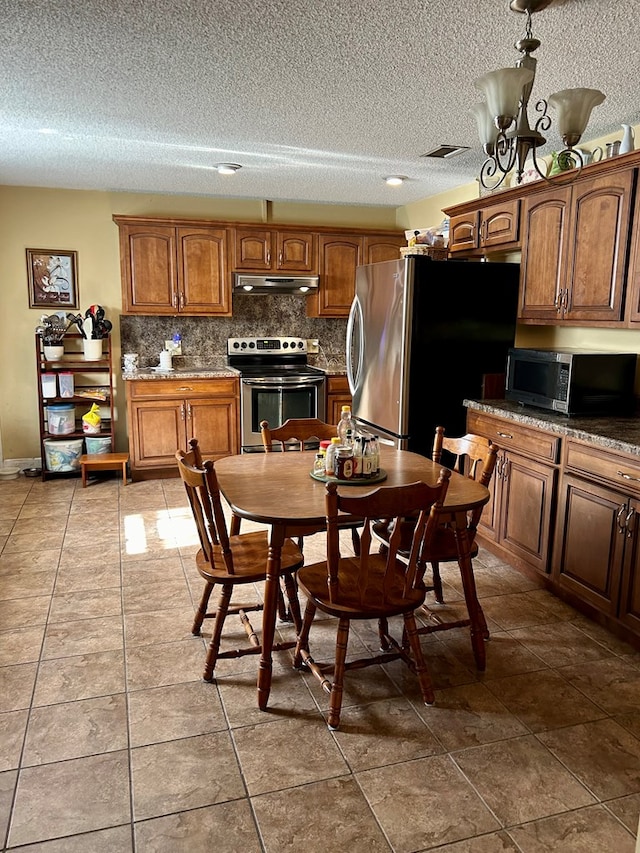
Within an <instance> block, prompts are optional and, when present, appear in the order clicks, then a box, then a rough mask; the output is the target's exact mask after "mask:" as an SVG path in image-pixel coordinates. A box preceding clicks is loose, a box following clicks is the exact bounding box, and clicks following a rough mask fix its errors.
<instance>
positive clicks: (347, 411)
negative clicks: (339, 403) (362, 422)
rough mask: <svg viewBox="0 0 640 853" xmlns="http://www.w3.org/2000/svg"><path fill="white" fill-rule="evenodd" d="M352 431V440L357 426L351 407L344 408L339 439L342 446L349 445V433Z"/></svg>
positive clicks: (340, 421) (339, 427) (339, 425)
mask: <svg viewBox="0 0 640 853" xmlns="http://www.w3.org/2000/svg"><path fill="white" fill-rule="evenodd" d="M349 430H350V431H351V438H352V439H353V436H354V435H355V434H356V424H355V421H354V420H353V418H352V417H351V406H343V407H342V413H341V415H340V420H339V421H338V438H339V439H340V443H341V444H348V442H347V431H349Z"/></svg>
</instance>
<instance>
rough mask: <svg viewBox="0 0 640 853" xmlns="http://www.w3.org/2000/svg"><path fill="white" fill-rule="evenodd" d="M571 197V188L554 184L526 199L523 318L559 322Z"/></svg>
mask: <svg viewBox="0 0 640 853" xmlns="http://www.w3.org/2000/svg"><path fill="white" fill-rule="evenodd" d="M570 199H571V188H570V187H553V188H552V189H549V190H546V191H544V192H540V193H535V195H532V196H530V197H528V198H527V199H526V200H525V202H524V209H523V213H522V259H521V265H520V310H519V315H518V316H519V317H520V318H522V319H527V318H531V319H540V320H548V321H557V320H558V319H559V318H560V316H561V300H562V297H563V296H564V287H565V280H566V265H567V259H566V256H567V246H566V241H567V232H568V225H567V222H568V216H569V209H570Z"/></svg>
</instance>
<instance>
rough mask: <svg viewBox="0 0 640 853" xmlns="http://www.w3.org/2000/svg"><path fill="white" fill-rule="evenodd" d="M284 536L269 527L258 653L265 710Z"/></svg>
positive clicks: (260, 696) (260, 700) (260, 702)
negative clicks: (260, 640) (260, 638)
mask: <svg viewBox="0 0 640 853" xmlns="http://www.w3.org/2000/svg"><path fill="white" fill-rule="evenodd" d="M284 538H285V537H284V528H283V527H280V526H279V525H276V524H274V525H273V527H272V529H271V539H270V542H269V556H268V558H267V576H266V580H265V585H264V610H263V611H262V654H261V655H260V666H259V668H258V707H259V708H260V710H261V711H266V708H267V702H268V701H269V693H270V692H271V670H272V662H271V650H272V648H273V638H274V636H275V632H276V614H277V612H278V590H279V588H280V587H279V584H280V563H281V556H282V545H283V543H284Z"/></svg>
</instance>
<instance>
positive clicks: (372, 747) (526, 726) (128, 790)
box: [0, 479, 640, 853]
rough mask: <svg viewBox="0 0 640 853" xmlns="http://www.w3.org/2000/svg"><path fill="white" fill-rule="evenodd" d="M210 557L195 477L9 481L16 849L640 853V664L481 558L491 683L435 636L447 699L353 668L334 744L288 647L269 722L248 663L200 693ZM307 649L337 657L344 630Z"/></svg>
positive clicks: (400, 672) (397, 678)
mask: <svg viewBox="0 0 640 853" xmlns="http://www.w3.org/2000/svg"><path fill="white" fill-rule="evenodd" d="M322 547H323V542H322V537H314V538H313V539H311V540H308V541H307V545H306V553H307V558H308V559H314V558H319V557H320V556H321V554H322ZM194 552H195V539H194V528H193V524H192V521H191V518H190V515H189V512H188V510H187V508H186V504H185V496H184V492H183V489H182V485H181V483H180V482H179V481H176V480H169V481H155V482H149V483H139V484H133V485H128V486H127V487H126V488H124V487H123V486H122V484H121V482H120V481H117V480H115V479H106V480H102V481H100V482H95V483H93V484H92V485H90V487H89V488H86V489H82V488H81V486H80V483H79V481H77V480H72V481H69V480H66V481H60V480H58V481H50V482H47V483H44V484H43V483H41V482H40V481H35V482H34V481H32V480H24V479H20V480H15V481H11V482H9V483H2V484H0V712H1V713H0V730H1V732H2V737H1V738H0V744H1V746H0V771H2V772H0V837H1V838H2V843H1V847H2V850H5V849H7V850H14V849H20V850H29V851H41V853H76V851H77V852H78V853H80V851H82V853H102V851H109V853H125V851H127V853H131V851H134V850H135V851H138V853H150V852H151V851H154V853H155V851H166V853H177V851H189V853H199V851H214V853H236V851H238V853H240V851H242V853H254V851H268V853H285V851H296V853H297V851H305V853H324V851H327V853H329V851H330V853H334V851H343V850H344V851H346V850H348V851H350V853H358V851H366V853H372V851H397V853H408V851H424V850H436V849H437V850H439V851H443V853H444V851H446V853H496V851H523V853H539V851H547V850H554V851H562V853H574V851H576V853H577V851H589V853H608V851H616V853H631V851H633V850H634V848H635V841H634V838H635V830H636V827H637V825H638V814H639V812H640V653H638V652H636V651H634V650H633V649H632V648H630V647H629V646H627V645H625V644H623V643H621V642H620V641H618V640H616V639H615V638H614V637H612V636H611V635H609V634H608V633H607V632H605V631H604V630H602V629H601V628H599V627H598V626H596V625H595V624H593V623H591V622H589V621H588V620H586V619H584V618H583V617H581V616H580V615H578V614H577V613H576V612H575V611H573V610H572V609H571V608H569V607H567V606H566V605H564V604H563V603H562V602H560V601H558V600H557V599H555V598H554V597H552V596H551V595H549V594H548V593H547V592H545V591H543V590H540V589H538V588H536V586H535V584H533V583H532V582H531V581H529V580H527V579H526V578H524V577H523V576H522V575H520V574H519V573H517V572H516V571H514V570H513V569H511V568H510V567H509V566H505V565H502V564H500V563H499V562H498V561H497V560H496V559H495V558H493V557H492V556H491V555H490V554H488V553H486V552H484V553H481V555H480V557H479V558H478V560H477V561H476V577H477V581H478V587H479V592H480V596H481V600H482V602H483V606H484V609H485V613H486V615H487V619H488V622H489V626H490V628H491V631H492V638H491V640H490V642H489V645H488V666H487V671H486V673H484V674H479V673H478V672H476V670H475V667H474V663H473V658H472V655H471V650H470V644H469V640H468V635H467V633H466V632H465V631H463V630H456V631H449V632H447V633H445V634H439V635H431V636H429V637H428V638H423V639H424V643H425V649H426V652H427V657H428V662H429V664H430V668H431V672H432V676H433V679H434V682H435V685H436V687H437V694H436V695H437V698H436V704H435V705H434V706H432V707H425V706H424V705H422V704H421V703H420V699H419V694H418V691H417V686H416V683H415V680H414V679H413V677H412V676H410V674H408V672H407V670H406V669H405V668H404V667H403V666H402V665H401V664H399V663H396V664H394V665H390V666H388V667H387V668H386V670H385V671H382V670H381V669H380V668H378V667H372V668H369V669H365V670H360V671H358V672H354V673H350V674H348V675H347V678H348V685H347V692H346V696H345V701H344V708H343V718H342V726H341V729H340V731H339V732H336V733H332V732H330V731H329V730H328V729H327V727H326V725H325V724H324V720H323V712H324V711H325V710H326V707H327V697H326V696H325V695H324V694H322V693H321V692H320V690H319V685H318V684H317V682H316V681H315V680H314V679H313V678H311V677H310V676H309V675H305V674H301V673H298V672H296V671H294V670H292V669H291V667H290V656H289V654H288V653H281V654H280V655H279V656H277V661H276V668H275V677H274V684H273V690H272V694H271V702H270V708H269V712H267V713H262V712H260V711H258V710H257V707H256V701H255V678H256V665H257V660H256V658H255V657H245V658H240V659H236V660H233V661H231V660H227V661H224V662H221V664H220V666H219V670H218V680H217V683H216V684H205V683H204V682H202V681H201V680H200V673H201V670H202V665H203V659H204V642H205V640H203V639H200V638H194V637H192V636H191V634H190V625H191V618H192V613H193V602H194V600H195V599H196V597H197V596H199V594H200V589H201V582H200V579H199V577H198V576H197V575H196V574H195V571H194V568H193V555H194ZM445 568H446V571H445V573H444V577H445V581H446V583H445V590H446V598H447V602H448V604H447V605H446V606H445V608H440V611H441V613H442V615H443V618H446V615H447V614H448V613H452V612H455V610H456V608H459V607H460V599H461V595H460V584H459V580H458V578H457V575H456V571H457V570H456V567H455V566H448V567H445ZM256 594H259V591H258V590H256ZM234 630H235V629H234ZM279 630H280V631H281V632H282V633H284V634H287V635H290V633H291V629H290V628H289V627H288V626H286V625H285V626H279ZM311 636H312V640H313V651H314V655H315V657H316V659H326V658H325V656H326V655H329V656H330V655H331V653H332V651H333V638H334V633H333V628H332V624H331V622H330V620H326V619H325V620H323V621H320V622H318V623H317V624H316V626H315V627H314V630H313V632H312V635H311ZM237 641H239V637H236V636H233V637H227V642H231V643H235V642H237ZM374 641H375V634H374V631H373V627H372V626H371V625H368V624H362V625H360V626H359V628H358V631H357V633H354V634H353V636H352V639H351V643H352V648H353V649H354V650H356V649H358V648H359V649H362V647H364V646H368V645H371V644H372V643H374Z"/></svg>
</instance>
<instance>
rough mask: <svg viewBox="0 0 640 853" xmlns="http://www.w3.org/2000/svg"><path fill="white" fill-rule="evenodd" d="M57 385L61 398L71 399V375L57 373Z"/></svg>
mask: <svg viewBox="0 0 640 853" xmlns="http://www.w3.org/2000/svg"><path fill="white" fill-rule="evenodd" d="M58 385H59V386H60V396H61V397H73V391H74V382H73V373H59V374H58Z"/></svg>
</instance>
